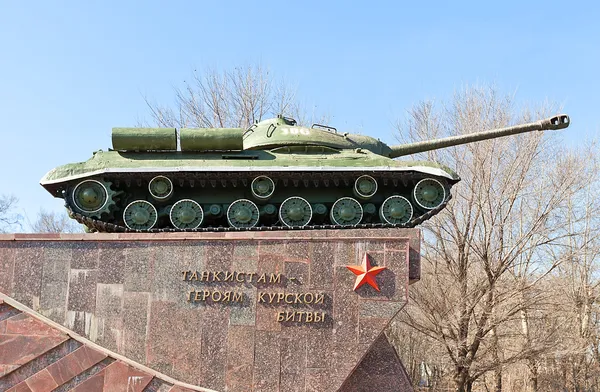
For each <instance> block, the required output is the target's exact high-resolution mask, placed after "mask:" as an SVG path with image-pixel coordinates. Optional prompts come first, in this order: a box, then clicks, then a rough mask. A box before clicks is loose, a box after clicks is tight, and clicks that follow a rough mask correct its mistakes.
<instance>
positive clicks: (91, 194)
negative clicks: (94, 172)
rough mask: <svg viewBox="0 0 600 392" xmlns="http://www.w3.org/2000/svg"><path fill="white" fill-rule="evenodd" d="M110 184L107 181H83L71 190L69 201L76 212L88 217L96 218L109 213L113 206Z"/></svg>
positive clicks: (112, 193) (112, 192)
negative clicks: (70, 200)
mask: <svg viewBox="0 0 600 392" xmlns="http://www.w3.org/2000/svg"><path fill="white" fill-rule="evenodd" d="M111 185H112V184H111V183H110V182H107V181H97V180H84V181H81V182H80V183H79V184H77V185H76V186H75V188H73V192H71V199H72V201H73V207H75V210H76V211H77V212H80V213H81V214H83V215H86V216H89V217H97V218H100V216H101V215H102V214H103V213H109V212H110V207H112V206H114V205H115V202H114V200H113V196H114V194H115V192H114V191H112V190H111V189H110V186H111Z"/></svg>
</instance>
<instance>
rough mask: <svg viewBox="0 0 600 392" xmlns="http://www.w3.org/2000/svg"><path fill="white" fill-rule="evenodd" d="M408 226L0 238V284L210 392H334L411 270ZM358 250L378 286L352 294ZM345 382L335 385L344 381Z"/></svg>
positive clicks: (396, 305) (398, 298)
mask: <svg viewBox="0 0 600 392" xmlns="http://www.w3.org/2000/svg"><path fill="white" fill-rule="evenodd" d="M419 243H420V237H419V231H418V230H416V229H375V230H368V231H366V230H327V231H277V232H231V233H229V232H228V233H193V234H192V233H165V234H86V235H60V236H59V235H19V234H14V235H1V236H0V292H2V293H4V294H6V295H8V296H10V297H12V298H13V299H15V300H17V301H19V302H21V303H22V304H25V305H26V306H29V307H31V308H32V309H33V310H35V311H36V312H38V313H40V314H42V315H44V316H46V317H48V318H50V319H51V320H54V321H56V322H58V323H60V324H62V325H64V326H66V327H67V328H69V329H71V330H73V331H75V332H76V333H78V334H81V335H83V336H85V337H87V338H89V339H90V340H91V341H93V342H95V343H97V344H99V345H101V346H103V347H105V348H107V349H109V350H112V351H114V352H116V353H119V354H122V355H124V356H126V357H128V358H130V359H132V360H134V361H137V362H139V363H141V364H143V365H146V366H149V367H151V368H153V369H155V370H157V371H159V372H162V373H164V374H167V375H169V376H171V377H173V378H176V379H178V380H181V381H184V382H187V383H190V384H194V385H199V386H202V387H205V388H210V389H215V390H219V391H224V390H228V391H251V390H256V391H319V392H321V391H334V390H338V389H339V388H340V387H341V386H342V384H343V383H344V381H346V379H348V378H349V376H350V375H351V373H352V372H353V371H354V370H355V368H356V367H357V365H358V364H359V363H360V361H361V359H362V358H363V357H364V356H365V353H367V351H368V350H369V348H370V347H371V345H372V344H373V343H374V342H375V341H376V340H377V338H378V337H380V336H381V332H382V331H383V329H384V328H385V326H386V325H387V324H388V323H389V321H390V320H391V318H393V316H394V315H395V314H397V312H398V311H399V310H400V309H401V308H402V307H403V306H404V305H405V303H406V299H407V287H408V284H409V281H416V280H418V279H419V273H420V270H419ZM365 254H368V257H369V258H370V260H371V262H372V264H373V265H375V266H384V267H386V269H385V270H383V271H382V272H381V273H379V274H378V275H377V276H376V278H375V279H376V283H377V285H378V288H379V289H380V291H377V290H375V289H374V288H373V287H371V286H369V285H368V284H365V285H363V286H362V287H360V288H359V289H358V290H356V291H354V290H353V287H354V285H355V281H356V276H355V275H354V274H353V273H352V272H351V271H349V270H348V269H347V268H346V266H348V265H360V264H361V263H362V262H363V260H364V257H365ZM346 385H347V384H346Z"/></svg>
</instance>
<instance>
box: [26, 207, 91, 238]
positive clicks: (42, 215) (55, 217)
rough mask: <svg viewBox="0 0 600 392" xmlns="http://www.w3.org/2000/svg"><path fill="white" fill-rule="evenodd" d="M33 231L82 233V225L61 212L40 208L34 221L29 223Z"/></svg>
mask: <svg viewBox="0 0 600 392" xmlns="http://www.w3.org/2000/svg"><path fill="white" fill-rule="evenodd" d="M30 227H31V231H32V232H34V233H82V232H83V226H81V225H79V224H77V223H75V222H74V221H73V220H72V219H71V218H69V216H68V215H67V214H66V213H65V212H63V213H61V214H57V213H55V212H51V211H46V210H44V209H40V211H39V212H38V215H37V219H36V221H35V222H34V223H33V224H31V225H30Z"/></svg>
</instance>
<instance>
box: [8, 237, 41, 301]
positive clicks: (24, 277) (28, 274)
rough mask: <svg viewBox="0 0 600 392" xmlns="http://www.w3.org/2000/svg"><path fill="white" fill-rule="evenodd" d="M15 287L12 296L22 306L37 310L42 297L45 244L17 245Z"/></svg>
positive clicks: (13, 280)
mask: <svg viewBox="0 0 600 392" xmlns="http://www.w3.org/2000/svg"><path fill="white" fill-rule="evenodd" d="M16 244H19V245H20V246H19V247H18V248H17V249H16V251H15V254H14V257H15V260H18V261H15V269H14V272H13V279H12V282H13V287H12V293H10V294H11V296H12V297H13V298H14V299H16V300H17V301H19V302H21V303H22V304H24V305H26V306H28V307H30V308H33V310H37V307H38V305H37V304H38V303H39V299H40V296H41V282H42V279H41V278H42V276H43V270H42V266H43V263H44V246H43V245H44V244H43V243H41V242H22V243H16Z"/></svg>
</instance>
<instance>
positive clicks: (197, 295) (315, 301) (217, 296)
mask: <svg viewBox="0 0 600 392" xmlns="http://www.w3.org/2000/svg"><path fill="white" fill-rule="evenodd" d="M181 279H182V280H183V281H185V282H188V283H193V284H202V285H208V286H209V287H206V286H205V287H203V288H202V289H192V290H189V291H188V292H187V293H186V299H187V301H188V302H192V303H215V304H217V303H218V304H223V305H227V304H231V305H241V306H243V305H245V304H248V301H246V299H247V294H245V293H244V292H242V291H236V290H233V289H228V290H219V289H218V287H219V286H218V285H220V284H221V285H222V284H226V283H229V284H230V283H233V284H239V285H245V284H255V285H257V287H262V288H264V286H267V287H268V286H272V287H278V288H281V290H282V291H278V292H270V291H269V292H267V291H257V293H256V302H257V303H258V304H263V305H270V306H273V305H274V306H292V307H294V308H297V307H298V306H308V307H313V306H317V307H318V308H322V307H323V305H324V304H325V294H324V293H322V292H302V293H295V292H294V293H290V292H286V291H285V288H286V284H287V282H294V283H296V282H298V279H297V278H294V277H286V276H283V275H282V274H275V273H262V274H259V273H256V272H240V271H196V270H187V271H181ZM259 285H260V286H259ZM228 286H229V287H230V285H228ZM229 287H228V288H229ZM274 315H275V317H276V319H277V321H278V322H280V323H292V324H291V325H293V324H298V323H302V324H309V323H324V322H325V320H326V316H327V315H326V313H325V312H324V311H322V310H321V309H319V310H317V311H316V310H314V309H306V310H298V309H294V310H290V309H284V310H278V311H276V312H275V314H274Z"/></svg>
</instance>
